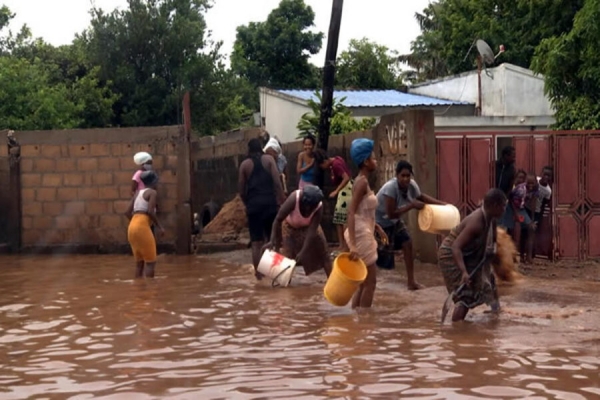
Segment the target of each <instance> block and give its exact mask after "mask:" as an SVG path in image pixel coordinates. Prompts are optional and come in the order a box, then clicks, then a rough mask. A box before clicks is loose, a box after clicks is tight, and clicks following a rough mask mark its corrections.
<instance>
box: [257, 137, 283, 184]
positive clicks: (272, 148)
mask: <svg viewBox="0 0 600 400" xmlns="http://www.w3.org/2000/svg"><path fill="white" fill-rule="evenodd" d="M263 151H264V152H265V153H266V154H268V155H270V156H271V157H273V158H274V159H275V163H276V164H277V170H278V171H279V175H280V176H281V184H282V186H283V192H284V193H287V186H286V184H285V167H286V166H287V158H285V156H284V155H283V151H282V150H281V143H279V140H277V138H274V137H273V138H271V139H269V141H268V142H267V144H266V145H265V147H264V149H263Z"/></svg>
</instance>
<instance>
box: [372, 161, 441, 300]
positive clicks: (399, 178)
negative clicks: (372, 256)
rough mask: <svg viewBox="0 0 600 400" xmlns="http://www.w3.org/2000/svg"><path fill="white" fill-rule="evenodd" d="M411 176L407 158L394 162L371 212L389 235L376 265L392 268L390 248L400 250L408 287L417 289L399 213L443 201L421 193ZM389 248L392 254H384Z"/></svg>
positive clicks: (405, 230)
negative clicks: (375, 205)
mask: <svg viewBox="0 0 600 400" xmlns="http://www.w3.org/2000/svg"><path fill="white" fill-rule="evenodd" d="M412 176H413V167H412V165H411V164H410V163H409V162H408V161H404V160H402V161H400V162H398V165H396V177H395V178H392V179H390V180H389V181H388V182H386V183H385V184H384V185H383V186H382V187H381V189H379V192H378V193H377V200H378V206H377V212H376V213H375V216H376V219H377V224H379V225H380V226H381V227H382V228H383V230H384V231H385V233H386V235H387V237H388V238H389V245H388V246H389V247H388V248H387V249H385V248H384V249H380V255H379V257H378V263H377V265H378V266H379V267H381V268H385V269H393V268H394V257H393V251H397V250H402V254H403V256H404V263H405V264H406V276H407V278H408V283H407V286H408V289H409V290H418V289H422V288H423V286H422V285H421V284H419V283H418V282H417V281H416V280H415V273H414V256H413V246H412V240H411V238H410V235H409V233H408V229H407V228H406V224H405V223H404V221H403V220H402V215H404V214H406V213H407V212H409V211H410V210H413V209H415V210H421V209H423V207H424V206H425V204H439V205H444V204H446V203H444V202H443V201H440V200H437V199H435V198H433V197H431V196H429V195H427V194H425V193H422V192H421V189H420V188H419V185H417V182H415V181H414V180H413V179H412ZM390 250H391V251H392V256H391V257H385V255H387V254H389V252H390Z"/></svg>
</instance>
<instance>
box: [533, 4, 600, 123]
mask: <svg viewBox="0 0 600 400" xmlns="http://www.w3.org/2000/svg"><path fill="white" fill-rule="evenodd" d="M598 21H600V0H586V1H585V4H584V6H583V7H582V8H581V10H580V11H579V12H578V13H577V14H576V16H575V20H574V24H573V28H572V29H571V30H570V31H569V32H565V33H563V34H561V35H557V36H553V37H550V38H547V39H544V40H543V41H542V43H541V44H540V45H539V47H538V48H537V50H536V54H535V58H534V62H533V69H534V70H535V71H536V72H538V73H541V74H543V75H544V77H545V84H546V92H547V94H548V95H549V97H550V99H551V100H552V104H553V105H554V107H555V108H556V114H555V118H556V126H555V127H556V128H558V129H600V89H599V88H600V24H598Z"/></svg>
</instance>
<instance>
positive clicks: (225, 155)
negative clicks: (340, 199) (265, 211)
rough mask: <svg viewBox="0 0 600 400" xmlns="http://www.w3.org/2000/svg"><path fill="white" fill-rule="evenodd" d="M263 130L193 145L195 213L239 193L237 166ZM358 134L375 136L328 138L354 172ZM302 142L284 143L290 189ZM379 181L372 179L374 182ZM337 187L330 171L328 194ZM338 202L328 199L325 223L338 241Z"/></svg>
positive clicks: (330, 236) (331, 148)
mask: <svg viewBox="0 0 600 400" xmlns="http://www.w3.org/2000/svg"><path fill="white" fill-rule="evenodd" d="M264 134H265V131H263V130H260V129H255V128H253V129H244V130H240V131H236V132H226V133H223V134H220V135H218V136H214V137H205V138H201V139H200V140H199V141H197V142H195V143H193V145H192V152H191V153H192V155H191V158H192V164H193V169H194V174H193V176H194V177H193V181H194V182H193V186H194V188H193V200H192V203H193V208H194V212H198V213H202V212H203V211H204V209H205V208H206V207H207V206H208V205H209V204H213V205H215V206H218V207H222V206H223V204H225V203H227V202H228V201H230V200H232V199H233V198H234V197H235V196H236V194H237V180H238V169H239V165H240V164H241V162H242V161H243V160H244V159H245V158H246V153H247V145H248V140H250V139H252V138H255V137H261V136H264ZM358 137H368V138H373V137H374V136H373V132H372V131H365V132H355V133H351V134H347V135H343V136H342V135H340V136H332V137H331V138H330V139H329V151H328V153H329V155H330V156H338V155H339V156H342V157H343V158H344V159H345V160H346V162H347V163H348V166H350V168H351V169H352V171H353V174H354V175H355V174H356V173H357V172H358V170H357V168H356V166H355V165H353V163H352V161H350V144H351V143H352V140H354V139H356V138H358ZM302 147H303V146H302V141H300V140H298V141H295V142H290V143H285V144H284V145H283V153H284V155H285V156H286V158H287V160H288V164H287V168H286V176H287V182H286V184H287V188H288V191H292V190H296V189H297V188H298V175H297V173H296V160H297V158H298V153H299V152H301V151H302ZM375 183H376V181H374V182H373V184H375ZM334 189H335V188H334V187H333V184H332V182H331V179H330V174H329V172H325V195H326V196H327V195H328V194H329V193H330V192H331V191H332V190H334ZM334 207H335V201H334V200H329V199H327V200H326V201H325V207H324V210H325V215H324V219H323V223H322V227H323V230H324V231H325V234H326V236H327V238H328V239H329V240H331V241H336V240H337V237H336V233H335V227H334V226H333V224H332V223H331V221H332V219H333V209H334Z"/></svg>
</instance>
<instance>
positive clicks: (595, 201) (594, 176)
mask: <svg viewBox="0 0 600 400" xmlns="http://www.w3.org/2000/svg"><path fill="white" fill-rule="evenodd" d="M586 142H587V143H586V145H585V150H586V160H585V161H586V163H585V175H586V180H585V183H586V185H585V190H584V195H585V198H586V200H587V201H588V203H589V204H590V206H592V207H593V206H599V207H600V185H599V184H598V180H599V178H600V137H599V136H591V137H588V138H587V140H586ZM598 232H600V231H598Z"/></svg>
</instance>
